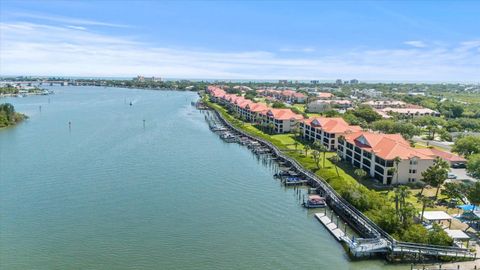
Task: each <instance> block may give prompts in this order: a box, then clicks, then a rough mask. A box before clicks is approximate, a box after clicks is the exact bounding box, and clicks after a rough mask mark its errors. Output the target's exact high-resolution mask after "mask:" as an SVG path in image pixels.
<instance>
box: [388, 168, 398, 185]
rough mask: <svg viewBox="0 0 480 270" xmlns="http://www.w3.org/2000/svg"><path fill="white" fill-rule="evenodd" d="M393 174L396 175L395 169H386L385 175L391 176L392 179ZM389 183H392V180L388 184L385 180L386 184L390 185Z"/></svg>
mask: <svg viewBox="0 0 480 270" xmlns="http://www.w3.org/2000/svg"><path fill="white" fill-rule="evenodd" d="M395 173H397V169H395V168H388V170H387V174H389V175H390V174H391V175H392V177H393V175H394V174H395ZM391 183H392V180H391V179H390V182H388V179H387V184H388V185H390V184H391Z"/></svg>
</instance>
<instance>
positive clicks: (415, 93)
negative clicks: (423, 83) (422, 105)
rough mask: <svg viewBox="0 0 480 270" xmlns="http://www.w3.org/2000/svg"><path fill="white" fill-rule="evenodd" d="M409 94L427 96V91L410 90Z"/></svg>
mask: <svg viewBox="0 0 480 270" xmlns="http://www.w3.org/2000/svg"><path fill="white" fill-rule="evenodd" d="M408 95H409V96H425V92H413V91H410V92H408Z"/></svg>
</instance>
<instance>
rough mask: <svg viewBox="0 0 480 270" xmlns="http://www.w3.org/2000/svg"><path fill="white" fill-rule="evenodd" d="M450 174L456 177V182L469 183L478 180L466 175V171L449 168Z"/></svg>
mask: <svg viewBox="0 0 480 270" xmlns="http://www.w3.org/2000/svg"><path fill="white" fill-rule="evenodd" d="M450 172H451V173H453V174H455V175H456V176H457V179H458V180H471V181H478V179H475V178H473V177H471V176H468V175H467V170H466V169H454V168H451V169H450Z"/></svg>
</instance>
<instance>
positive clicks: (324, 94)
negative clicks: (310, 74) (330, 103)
mask: <svg viewBox="0 0 480 270" xmlns="http://www.w3.org/2000/svg"><path fill="white" fill-rule="evenodd" d="M315 95H316V96H317V98H319V99H330V98H332V97H333V94H332V93H329V92H316V93H315Z"/></svg>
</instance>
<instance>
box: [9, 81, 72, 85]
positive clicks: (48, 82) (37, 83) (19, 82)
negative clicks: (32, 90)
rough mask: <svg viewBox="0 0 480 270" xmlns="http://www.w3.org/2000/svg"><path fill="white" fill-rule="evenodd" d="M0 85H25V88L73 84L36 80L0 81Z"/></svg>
mask: <svg viewBox="0 0 480 270" xmlns="http://www.w3.org/2000/svg"><path fill="white" fill-rule="evenodd" d="M0 84H10V85H26V86H34V85H50V86H53V85H60V86H67V85H72V84H73V82H71V81H53V80H37V81H0Z"/></svg>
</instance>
